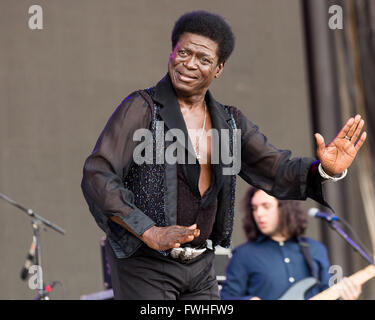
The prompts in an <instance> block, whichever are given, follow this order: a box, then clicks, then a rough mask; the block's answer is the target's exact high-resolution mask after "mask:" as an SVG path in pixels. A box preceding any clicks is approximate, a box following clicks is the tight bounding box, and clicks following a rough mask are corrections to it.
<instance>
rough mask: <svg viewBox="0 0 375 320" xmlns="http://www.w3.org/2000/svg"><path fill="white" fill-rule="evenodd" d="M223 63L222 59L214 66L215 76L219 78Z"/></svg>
mask: <svg viewBox="0 0 375 320" xmlns="http://www.w3.org/2000/svg"><path fill="white" fill-rule="evenodd" d="M224 65H225V61H223V62H221V63H219V64H218V66H217V67H216V74H215V78H219V77H220V75H221V74H222V72H223V69H224Z"/></svg>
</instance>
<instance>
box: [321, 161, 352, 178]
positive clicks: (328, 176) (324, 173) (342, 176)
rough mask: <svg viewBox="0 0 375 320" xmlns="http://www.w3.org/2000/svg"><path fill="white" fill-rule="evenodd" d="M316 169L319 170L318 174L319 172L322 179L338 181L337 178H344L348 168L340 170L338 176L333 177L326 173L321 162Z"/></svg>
mask: <svg viewBox="0 0 375 320" xmlns="http://www.w3.org/2000/svg"><path fill="white" fill-rule="evenodd" d="M318 171H319V174H320V176H321V177H322V178H324V179H326V180H331V181H335V182H336V181H339V180H341V179H344V178H345V177H346V175H347V173H348V169H345V170H344V172H342V173H341V175H340V176H338V177H333V176H331V175H329V174H327V173H326V172H325V171H324V169H323V167H322V164H321V163H319V166H318Z"/></svg>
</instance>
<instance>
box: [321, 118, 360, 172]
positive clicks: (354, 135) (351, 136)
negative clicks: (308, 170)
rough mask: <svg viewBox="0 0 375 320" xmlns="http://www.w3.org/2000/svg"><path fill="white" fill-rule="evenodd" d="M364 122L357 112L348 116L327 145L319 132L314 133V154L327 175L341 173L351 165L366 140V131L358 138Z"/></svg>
mask: <svg viewBox="0 0 375 320" xmlns="http://www.w3.org/2000/svg"><path fill="white" fill-rule="evenodd" d="M364 123H365V122H364V121H363V119H361V116H360V115H359V114H357V115H356V116H355V118H350V119H349V120H348V121H347V122H346V124H345V125H344V127H343V128H342V129H341V130H340V132H339V133H338V134H337V136H336V137H335V138H334V139H333V141H332V142H331V143H330V144H328V145H327V146H326V145H325V142H324V138H323V137H322V135H321V134H319V133H316V134H315V139H316V144H317V151H316V154H317V157H318V159H319V160H320V163H321V164H322V167H323V170H324V171H325V172H326V173H327V174H328V175H330V176H334V175H337V174H341V173H342V172H344V170H345V169H347V168H348V167H349V166H350V165H351V163H352V162H353V160H354V158H355V156H356V155H357V152H358V151H359V149H360V148H361V147H362V145H363V143H364V142H365V140H366V136H367V134H366V132H363V133H362V135H361V137H360V138H359V135H360V133H361V131H362V128H363V126H364Z"/></svg>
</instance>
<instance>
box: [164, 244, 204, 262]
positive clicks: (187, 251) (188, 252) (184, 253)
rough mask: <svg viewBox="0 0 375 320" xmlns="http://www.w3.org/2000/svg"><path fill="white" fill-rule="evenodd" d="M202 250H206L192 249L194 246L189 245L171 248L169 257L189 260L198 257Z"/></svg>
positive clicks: (183, 260)
mask: <svg viewBox="0 0 375 320" xmlns="http://www.w3.org/2000/svg"><path fill="white" fill-rule="evenodd" d="M204 251H206V248H203V249H194V248H190V247H185V248H173V249H172V250H171V257H172V258H173V259H176V260H180V261H182V262H185V261H189V260H192V259H194V258H196V257H198V256H199V255H200V254H202V253H203V252H204Z"/></svg>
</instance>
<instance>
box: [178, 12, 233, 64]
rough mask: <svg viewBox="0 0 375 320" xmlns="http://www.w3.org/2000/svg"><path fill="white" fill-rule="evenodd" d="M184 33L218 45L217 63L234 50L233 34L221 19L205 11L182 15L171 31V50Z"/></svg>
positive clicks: (224, 59)
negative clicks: (192, 34) (204, 38)
mask: <svg viewBox="0 0 375 320" xmlns="http://www.w3.org/2000/svg"><path fill="white" fill-rule="evenodd" d="M185 32H189V33H194V34H198V35H201V36H205V37H207V38H209V39H211V40H213V41H215V42H216V43H217V44H218V56H219V63H221V62H223V61H226V60H228V58H229V56H230V55H231V53H232V51H233V49H234V34H233V32H232V29H231V27H230V26H229V25H228V24H227V23H226V21H225V20H224V18H223V17H221V16H219V15H217V14H213V13H210V12H207V11H192V12H188V13H185V14H184V15H182V16H181V17H180V18H179V19H178V20H177V21H176V23H175V25H174V27H173V31H172V49H173V48H174V47H175V46H176V44H177V42H178V40H179V39H180V37H181V35H182V34H183V33H185Z"/></svg>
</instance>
